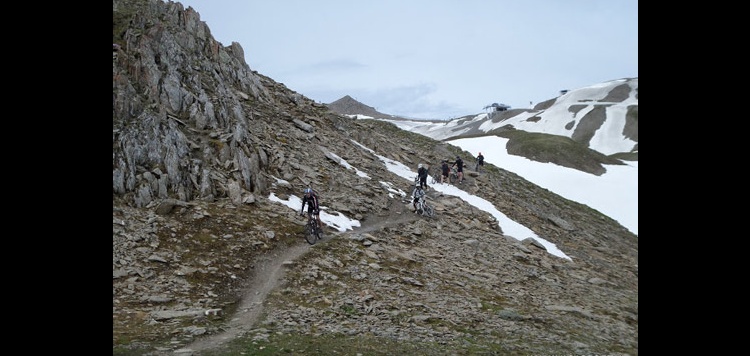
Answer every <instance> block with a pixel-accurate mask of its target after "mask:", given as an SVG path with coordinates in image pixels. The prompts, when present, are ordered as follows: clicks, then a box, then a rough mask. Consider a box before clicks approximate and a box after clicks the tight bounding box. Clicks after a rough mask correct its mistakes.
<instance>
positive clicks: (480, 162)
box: [474, 152, 484, 172]
mask: <svg viewBox="0 0 750 356" xmlns="http://www.w3.org/2000/svg"><path fill="white" fill-rule="evenodd" d="M482 166H484V156H482V152H479V155H478V156H477V167H476V168H475V169H474V170H475V171H477V172H479V168H482Z"/></svg>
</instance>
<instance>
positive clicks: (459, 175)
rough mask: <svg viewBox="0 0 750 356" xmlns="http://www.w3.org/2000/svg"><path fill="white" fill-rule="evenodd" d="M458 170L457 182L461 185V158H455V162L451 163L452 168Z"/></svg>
mask: <svg viewBox="0 0 750 356" xmlns="http://www.w3.org/2000/svg"><path fill="white" fill-rule="evenodd" d="M451 167H456V168H457V169H458V182H459V183H463V182H464V161H463V160H462V159H461V157H458V156H456V162H453V166H451Z"/></svg>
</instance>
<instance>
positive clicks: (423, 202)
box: [412, 183, 435, 218]
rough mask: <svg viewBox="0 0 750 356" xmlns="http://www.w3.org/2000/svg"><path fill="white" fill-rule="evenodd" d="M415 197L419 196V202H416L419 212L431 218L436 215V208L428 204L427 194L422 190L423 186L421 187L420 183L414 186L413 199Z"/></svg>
mask: <svg viewBox="0 0 750 356" xmlns="http://www.w3.org/2000/svg"><path fill="white" fill-rule="evenodd" d="M414 197H416V198H417V203H416V204H415V205H416V208H417V211H416V213H417V214H419V215H422V216H427V217H430V218H431V217H433V216H434V215H435V209H433V208H432V206H431V205H430V204H427V199H426V197H427V194H425V192H424V190H422V187H420V186H419V184H418V183H417V184H416V185H415V186H414V193H413V194H412V200H413V199H414Z"/></svg>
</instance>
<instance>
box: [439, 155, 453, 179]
mask: <svg viewBox="0 0 750 356" xmlns="http://www.w3.org/2000/svg"><path fill="white" fill-rule="evenodd" d="M440 169H441V170H442V173H443V174H442V175H440V183H445V182H450V180H448V175H449V174H451V167H450V166H448V161H447V160H443V164H442V165H441V166H440Z"/></svg>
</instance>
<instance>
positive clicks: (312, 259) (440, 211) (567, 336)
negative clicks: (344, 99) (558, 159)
mask: <svg viewBox="0 0 750 356" xmlns="http://www.w3.org/2000/svg"><path fill="white" fill-rule="evenodd" d="M258 35H259V36H262V35H263V34H258ZM113 45H114V46H113V61H112V68H113V120H112V126H113V133H112V144H113V152H112V153H113V169H112V195H113V199H112V200H113V211H112V220H113V231H112V232H113V233H112V240H113V241H112V244H113V246H112V274H113V284H112V294H113V303H112V305H113V310H112V319H113V322H112V324H113V325H112V347H113V354H120V355H172V354H195V355H201V354H205V355H210V354H213V355H217V354H257V353H255V352H256V351H257V352H260V351H259V350H280V351H279V352H283V353H288V354H318V353H319V352H317V353H316V352H315V350H314V349H306V347H310V346H305V345H311V344H312V342H313V341H315V342H316V343H317V342H318V341H320V340H334V342H333V343H335V342H338V343H340V344H341V346H340V347H341V350H345V352H341V353H340V354H352V355H354V354H362V355H373V354H388V353H389V350H400V351H403V352H406V351H405V350H409V351H408V353H409V354H415V355H466V354H482V355H485V354H514V355H532V354H537V355H538V354H606V355H637V354H638V237H637V236H636V235H634V234H632V233H630V232H629V231H628V230H627V229H625V228H624V227H622V226H621V225H619V224H618V223H617V222H616V221H614V220H612V219H610V218H608V217H607V216H605V215H603V214H601V213H600V212H598V211H596V210H593V209H591V208H589V207H587V206H585V205H581V204H578V203H576V202H573V201H570V200H567V199H565V198H563V197H560V196H558V195H556V194H554V193H552V192H550V191H548V190H546V189H544V188H541V187H539V186H536V185H534V184H532V183H530V182H528V181H526V180H524V179H523V178H521V177H519V176H518V175H516V174H513V173H512V172H509V171H506V170H504V169H503V168H502V167H496V166H493V165H491V164H486V165H485V166H484V169H483V171H482V172H481V173H479V172H474V171H471V170H470V169H467V170H466V173H467V179H466V181H465V182H464V183H463V184H462V185H461V186H460V188H461V189H462V190H464V191H466V192H467V193H470V194H474V195H476V196H478V197H481V198H482V199H485V200H486V201H488V202H489V203H491V204H493V205H494V206H495V207H496V208H497V209H498V210H500V211H502V212H503V213H504V214H505V215H507V216H508V217H509V218H511V219H512V220H514V221H516V222H518V223H520V224H522V225H524V226H527V227H528V228H529V229H531V230H532V231H534V233H535V234H537V235H538V236H540V237H542V238H544V239H545V240H547V241H550V242H552V243H554V244H555V245H556V246H557V247H558V248H559V249H560V250H561V251H564V252H565V254H566V255H567V256H569V257H570V259H566V258H561V257H557V256H555V255H552V254H550V253H549V252H548V251H546V250H545V248H544V247H543V246H541V245H540V244H538V243H537V242H536V241H535V240H534V239H531V238H529V237H528V236H509V235H505V234H504V232H503V227H502V226H500V225H499V224H498V221H497V220H496V219H495V218H494V217H493V216H491V215H490V214H488V213H486V212H484V211H482V210H479V209H477V208H476V207H474V206H472V205H470V204H468V203H467V202H466V201H464V200H462V199H460V198H457V197H455V196H448V195H442V194H440V193H439V192H437V191H436V190H434V189H429V188H428V190H427V195H428V201H429V202H430V203H432V204H433V205H434V207H435V210H436V214H435V216H434V217H433V218H427V217H423V216H421V215H417V214H414V213H413V212H412V207H411V202H410V201H409V196H408V194H409V193H410V192H411V186H412V183H413V182H412V181H410V180H407V179H404V178H403V177H400V176H398V175H396V174H394V173H392V172H391V171H389V170H388V169H387V167H386V166H385V164H384V163H383V162H382V161H381V160H380V157H387V158H388V159H390V160H393V161H397V162H401V163H403V164H404V165H407V166H409V167H410V168H412V169H413V170H414V172H415V176H416V166H417V164H418V163H423V164H429V165H436V164H437V163H438V162H440V161H441V160H442V159H445V158H450V157H454V156H456V155H461V156H462V157H473V156H472V155H471V153H469V152H464V151H462V150H460V149H459V148H458V147H455V146H452V145H449V144H447V143H444V142H441V141H436V140H434V139H431V138H428V137H425V136H423V135H419V134H416V133H410V132H406V131H403V130H400V129H398V128H397V127H395V126H394V125H392V124H390V123H387V122H383V121H378V120H357V119H352V118H350V117H348V116H345V115H341V114H338V113H335V112H333V111H331V110H330V108H328V107H327V106H326V105H324V104H320V103H316V102H314V101H312V100H310V99H308V98H306V97H305V96H303V95H301V94H299V93H296V92H295V91H294V90H292V89H290V88H287V87H286V86H285V85H284V84H282V83H278V82H275V81H274V80H273V79H272V78H269V77H266V76H264V75H262V74H260V73H258V72H256V71H254V70H252V69H251V68H249V66H248V65H247V63H246V62H245V59H244V50H243V48H242V46H241V45H240V44H239V43H236V42H235V43H231V44H229V45H227V46H225V45H223V44H221V43H219V42H217V41H216V40H215V39H214V38H213V37H212V36H211V31H210V29H209V28H208V26H207V25H206V24H205V23H204V22H202V21H201V20H200V15H199V13H198V12H197V11H196V9H192V8H187V9H186V8H184V6H183V5H182V4H180V3H179V2H172V1H162V0H113ZM362 172H364V173H366V174H358V173H362ZM429 184H432V183H430V182H429V181H428V185H429ZM305 187H312V188H314V189H316V190H317V191H318V192H319V193H320V196H321V204H322V205H323V206H324V207H325V209H326V211H327V212H329V213H331V214H342V215H345V216H347V217H349V218H351V219H356V220H357V221H359V222H360V224H361V226H359V227H356V228H354V229H344V231H341V230H340V229H336V228H334V227H331V226H328V227H326V228H325V231H324V238H323V240H322V241H320V242H318V243H317V244H315V245H309V244H308V243H307V242H305V240H304V238H303V235H302V234H303V226H304V223H305V218H303V217H301V216H300V215H299V209H292V208H290V207H288V206H286V205H283V204H280V203H278V202H277V200H278V199H280V200H287V199H289V198H290V197H292V196H298V197H301V195H302V190H303V189H304V188H305ZM394 192H396V193H394ZM399 192H405V193H406V194H400V193H399ZM292 337H295V338H297V337H299V338H303V339H302V340H304V341H303V342H300V343H299V344H298V346H289V345H290V344H288V343H287V344H284V345H285V346H283V348H282V347H281V346H279V345H281V344H280V343H281V342H283V340H288V339H289V338H292ZM305 337H306V338H307V339H304V338H305ZM238 345H240V346H238ZM316 345H317V346H315V347H322V346H320V344H316ZM368 345H374V346H368ZM237 347H244V348H245V349H243V350H242V351H230V350H231V349H232V348H237ZM235 350H236V349H235ZM253 350H255V351H253ZM233 352H234V353H233Z"/></svg>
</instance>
